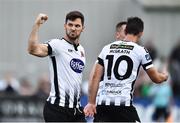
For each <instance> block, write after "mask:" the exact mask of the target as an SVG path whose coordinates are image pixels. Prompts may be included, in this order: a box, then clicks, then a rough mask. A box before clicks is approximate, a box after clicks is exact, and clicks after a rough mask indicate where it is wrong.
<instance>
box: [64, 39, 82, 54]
mask: <svg viewBox="0 0 180 123" xmlns="http://www.w3.org/2000/svg"><path fill="white" fill-rule="evenodd" d="M62 39H64V40H65V41H66V42H68V43H69V44H71V45H73V46H74V49H75V50H76V51H78V49H77V47H78V46H79V43H78V44H74V43H72V42H70V41H68V40H66V39H65V38H62Z"/></svg>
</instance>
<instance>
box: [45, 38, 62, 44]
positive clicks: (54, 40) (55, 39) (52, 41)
mask: <svg viewBox="0 0 180 123" xmlns="http://www.w3.org/2000/svg"><path fill="white" fill-rule="evenodd" d="M60 40H63V39H59V38H53V39H49V40H48V41H47V43H54V42H57V41H58V42H59V41H60Z"/></svg>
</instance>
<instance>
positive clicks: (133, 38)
mask: <svg viewBox="0 0 180 123" xmlns="http://www.w3.org/2000/svg"><path fill="white" fill-rule="evenodd" d="M138 39H139V38H138V36H135V35H131V34H127V35H126V37H125V38H124V40H125V41H131V42H134V43H136V42H137V41H138Z"/></svg>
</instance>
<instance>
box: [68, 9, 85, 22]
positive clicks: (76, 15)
mask: <svg viewBox="0 0 180 123" xmlns="http://www.w3.org/2000/svg"><path fill="white" fill-rule="evenodd" d="M77 18H80V19H81V22H82V25H84V15H83V14H82V13H81V12H79V11H71V12H69V13H68V14H67V15H66V20H65V23H67V21H68V20H71V21H74V20H75V19H77Z"/></svg>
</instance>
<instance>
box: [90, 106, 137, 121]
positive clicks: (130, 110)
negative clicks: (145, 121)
mask: <svg viewBox="0 0 180 123" xmlns="http://www.w3.org/2000/svg"><path fill="white" fill-rule="evenodd" d="M94 121H95V122H140V119H139V116H138V114H137V111H136V109H135V107H134V106H100V105H98V106H97V114H96V115H95V119H94Z"/></svg>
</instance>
